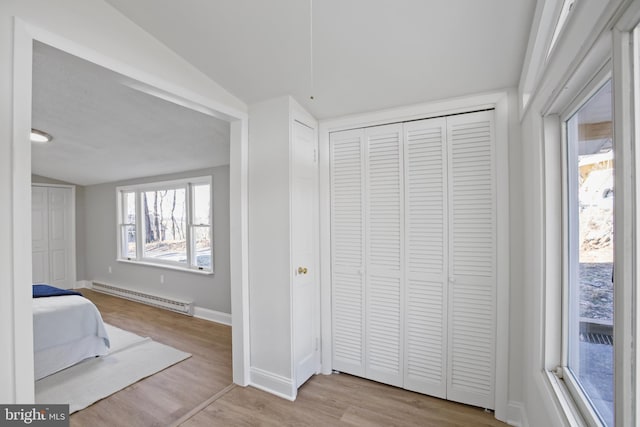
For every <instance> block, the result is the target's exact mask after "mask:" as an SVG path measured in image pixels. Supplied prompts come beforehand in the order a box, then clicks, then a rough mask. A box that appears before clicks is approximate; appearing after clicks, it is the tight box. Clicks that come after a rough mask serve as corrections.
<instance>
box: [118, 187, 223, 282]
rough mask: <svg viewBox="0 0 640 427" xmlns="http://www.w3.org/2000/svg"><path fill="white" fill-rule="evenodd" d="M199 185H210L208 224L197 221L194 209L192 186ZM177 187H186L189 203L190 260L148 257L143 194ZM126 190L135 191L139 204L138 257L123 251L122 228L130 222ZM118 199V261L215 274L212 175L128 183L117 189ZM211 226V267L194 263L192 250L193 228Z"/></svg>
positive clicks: (137, 209)
mask: <svg viewBox="0 0 640 427" xmlns="http://www.w3.org/2000/svg"><path fill="white" fill-rule="evenodd" d="M199 185H208V186H209V188H210V199H209V224H199V223H194V212H193V203H194V196H193V188H194V187H196V186H199ZM174 189H184V190H185V198H186V200H185V205H186V218H187V224H186V249H187V262H186V264H185V263H180V262H177V261H171V260H163V259H157V258H153V257H147V256H145V251H144V240H145V234H144V233H145V230H146V227H145V221H146V218H145V216H144V212H143V207H142V193H144V192H146V191H165V190H174ZM126 193H134V194H135V204H136V208H135V210H136V222H135V228H136V256H135V258H131V257H130V256H128V255H127V254H126V253H123V242H122V236H123V233H122V229H123V227H125V226H127V225H134V224H128V223H125V222H123V221H124V218H123V217H124V215H125V213H124V203H123V197H124V194H126ZM116 198H117V260H118V261H120V262H127V263H133V264H140V265H150V266H154V267H162V268H168V269H172V270H181V271H188V272H193V273H200V274H213V273H214V258H213V255H214V250H213V248H214V241H213V182H212V177H211V176H201V177H194V178H185V179H178V180H171V181H157V182H150V183H144V184H134V185H126V186H120V187H117V188H116ZM204 226H208V227H209V241H210V242H211V249H210V256H211V266H210V268H204V267H198V266H197V265H195V262H194V261H195V260H194V251H193V244H194V242H193V230H194V228H196V227H204Z"/></svg>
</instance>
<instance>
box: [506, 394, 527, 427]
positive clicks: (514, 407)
mask: <svg viewBox="0 0 640 427" xmlns="http://www.w3.org/2000/svg"><path fill="white" fill-rule="evenodd" d="M507 424H509V425H511V426H516V427H529V421H528V420H527V414H526V412H525V410H524V405H523V404H522V402H514V401H513V400H510V401H509V404H508V408H507Z"/></svg>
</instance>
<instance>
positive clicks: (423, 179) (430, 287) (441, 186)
mask: <svg viewBox="0 0 640 427" xmlns="http://www.w3.org/2000/svg"><path fill="white" fill-rule="evenodd" d="M445 141H446V120H445V119H444V118H436V119H428V120H419V121H415V122H410V123H405V124H404V159H405V160H404V168H405V213H406V216H405V217H406V224H405V225H406V240H405V248H406V251H405V253H406V257H405V271H406V283H405V292H406V295H405V298H406V300H405V312H404V316H405V330H404V336H405V355H404V357H405V372H404V387H405V388H407V389H409V390H413V391H418V392H420V393H426V394H429V395H432V396H437V397H440V398H446V396H447V377H446V371H447V332H446V331H447V316H446V313H447V311H446V310H447V167H446V166H447V151H446V143H445Z"/></svg>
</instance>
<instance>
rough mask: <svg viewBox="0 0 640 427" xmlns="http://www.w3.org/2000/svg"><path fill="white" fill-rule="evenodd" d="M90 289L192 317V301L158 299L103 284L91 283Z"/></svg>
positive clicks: (154, 296)
mask: <svg viewBox="0 0 640 427" xmlns="http://www.w3.org/2000/svg"><path fill="white" fill-rule="evenodd" d="M91 289H93V290H94V291H97V292H102V293H104V294H109V295H115V296H118V297H121V298H126V299H130V300H132V301H136V302H141V303H143V304H147V305H152V306H154V307H159V308H164V309H166V310H171V311H175V312H176V313H181V314H186V315H188V316H193V301H182V300H178V299H174V298H167V297H160V296H157V295H152V294H148V293H145V292H140V291H134V290H133V289H127V288H123V287H120V286H114V285H109V284H107V283H103V282H92V285H91Z"/></svg>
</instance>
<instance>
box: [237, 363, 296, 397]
mask: <svg viewBox="0 0 640 427" xmlns="http://www.w3.org/2000/svg"><path fill="white" fill-rule="evenodd" d="M250 376H251V379H250V382H249V385H251V386H253V387H255V388H257V389H260V390H262V391H266V392H267V393H271V394H274V395H276V396H278V397H281V398H283V399H287V400H291V401H294V400H296V396H297V394H298V390H297V389H296V386H295V384H294V383H293V381H292V380H291V379H289V378H285V377H283V376H281V375H278V374H274V373H272V372H267V371H264V370H262V369H258V368H253V367H252V368H251V371H250Z"/></svg>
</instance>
